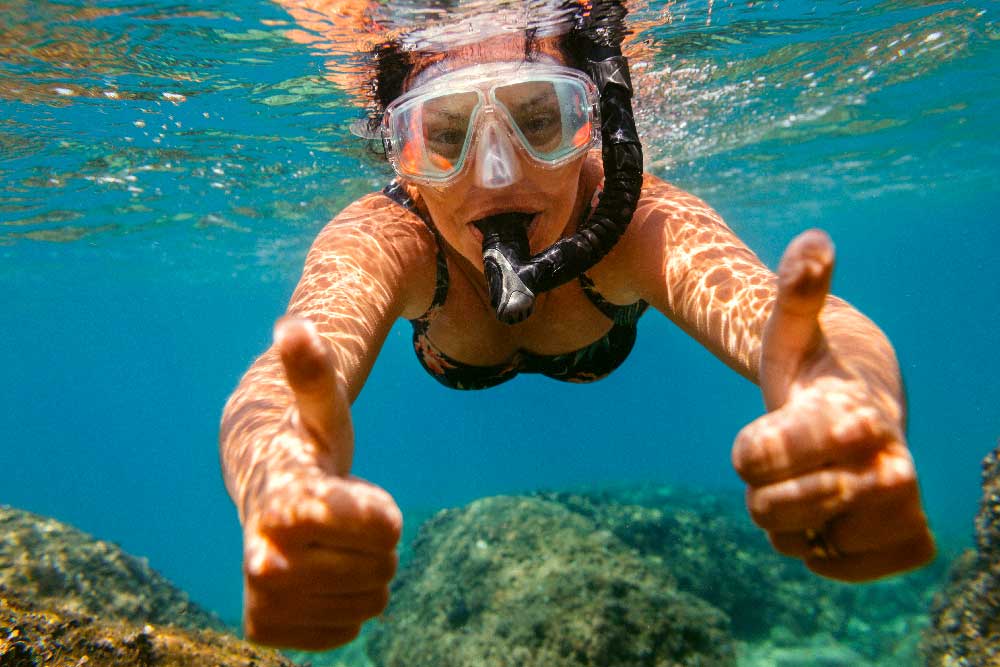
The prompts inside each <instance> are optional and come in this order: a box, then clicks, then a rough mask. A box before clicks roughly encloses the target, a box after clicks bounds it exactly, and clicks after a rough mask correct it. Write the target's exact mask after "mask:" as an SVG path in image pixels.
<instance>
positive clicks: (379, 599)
mask: <svg viewBox="0 0 1000 667" xmlns="http://www.w3.org/2000/svg"><path fill="white" fill-rule="evenodd" d="M368 602H369V607H368V612H369V614H368V616H369V618H370V617H372V616H378V615H379V614H381V613H382V612H383V611H385V610H386V608H387V607H388V606H389V587H388V586H383V587H382V588H380V589H379V590H377V591H375V592H374V593H372V594H371V595H370V596H369V600H368Z"/></svg>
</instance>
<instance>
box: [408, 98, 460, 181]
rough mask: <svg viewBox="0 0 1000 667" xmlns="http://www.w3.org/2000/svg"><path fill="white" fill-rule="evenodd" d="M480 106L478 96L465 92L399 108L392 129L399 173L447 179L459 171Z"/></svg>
mask: <svg viewBox="0 0 1000 667" xmlns="http://www.w3.org/2000/svg"><path fill="white" fill-rule="evenodd" d="M478 106H479V95H478V93H475V92H465V93H450V94H444V95H438V96H436V97H432V98H429V99H422V100H419V101H415V102H414V103H413V104H409V105H406V106H405V107H402V108H400V109H398V110H397V111H396V112H395V113H394V114H393V117H392V120H391V130H392V136H393V137H395V140H394V144H395V146H396V161H397V165H398V168H399V170H400V171H401V172H402V173H404V174H407V175H411V176H423V177H429V178H447V177H448V176H450V175H452V174H454V173H455V172H456V171H458V170H459V169H460V168H461V166H462V162H463V161H464V159H465V152H466V150H467V149H468V145H469V127H470V124H471V122H472V117H473V115H474V114H475V111H476V109H477V108H478Z"/></svg>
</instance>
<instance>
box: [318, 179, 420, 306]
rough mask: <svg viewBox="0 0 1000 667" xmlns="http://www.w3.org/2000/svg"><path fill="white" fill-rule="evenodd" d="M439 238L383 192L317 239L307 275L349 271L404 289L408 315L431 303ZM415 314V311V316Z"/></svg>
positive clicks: (356, 205)
mask: <svg viewBox="0 0 1000 667" xmlns="http://www.w3.org/2000/svg"><path fill="white" fill-rule="evenodd" d="M436 257H437V242H436V241H435V239H434V235H433V234H432V233H431V231H430V230H429V229H428V228H427V225H426V224H425V223H424V222H423V221H422V220H421V219H420V217H419V216H418V215H417V214H416V213H414V212H413V211H411V210H409V209H407V208H405V207H403V206H401V205H399V204H397V203H396V202H394V201H393V200H391V199H389V197H387V196H386V195H385V194H383V193H381V192H373V193H370V194H367V195H365V196H363V197H361V198H359V199H357V200H355V201H354V202H352V203H351V204H349V205H348V206H347V207H345V208H344V209H343V210H342V211H341V212H340V213H338V214H337V215H336V217H334V218H333V219H332V220H331V221H330V222H328V223H327V224H326V225H325V226H324V227H323V229H322V230H321V231H320V233H319V234H318V235H317V237H316V239H315V240H314V241H313V244H312V247H311V248H310V250H309V254H308V256H307V257H306V269H305V272H306V273H321V274H326V275H327V276H328V277H329V278H330V279H335V277H336V276H338V275H342V274H345V273H354V274H356V275H357V276H359V277H363V278H364V279H365V282H367V283H369V284H377V285H382V286H383V287H385V288H387V289H398V290H401V291H402V292H403V294H402V298H403V300H404V312H403V315H404V316H405V317H410V316H411V315H412V314H413V313H416V315H419V314H420V313H421V312H423V310H421V309H422V308H426V306H427V304H429V303H430V299H431V297H432V296H433V292H434V282H435V278H436ZM414 316H415V315H414Z"/></svg>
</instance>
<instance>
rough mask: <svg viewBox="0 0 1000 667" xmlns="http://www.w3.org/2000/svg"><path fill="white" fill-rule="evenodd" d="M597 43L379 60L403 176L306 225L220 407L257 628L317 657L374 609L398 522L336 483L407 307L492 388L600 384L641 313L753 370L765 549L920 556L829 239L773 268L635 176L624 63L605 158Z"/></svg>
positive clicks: (418, 344)
mask: <svg viewBox="0 0 1000 667" xmlns="http://www.w3.org/2000/svg"><path fill="white" fill-rule="evenodd" d="M574 40H576V41H574ZM588 43H590V42H587V40H586V39H583V41H579V38H574V37H573V34H570V35H568V36H567V35H562V36H558V35H556V36H546V37H539V36H538V35H537V34H533V33H531V32H528V33H526V34H525V33H519V34H510V33H506V32H504V33H502V34H498V35H494V36H492V37H486V38H484V39H482V40H481V41H479V42H477V43H475V44H467V45H464V46H458V47H456V48H453V49H451V50H450V51H448V52H447V53H445V54H442V55H439V56H436V57H423V56H422V55H421V54H420V52H419V51H418V50H410V51H401V50H398V49H396V50H394V49H386V50H384V51H383V52H382V53H381V58H380V60H379V62H380V63H381V75H380V77H379V81H378V83H379V86H378V88H377V91H378V94H379V95H380V97H381V101H382V103H383V105H384V106H386V107H387V108H385V109H383V110H382V111H384V118H385V119H386V120H385V121H384V123H383V124H382V126H381V127H382V135H383V137H384V138H385V140H386V147H387V151H388V154H389V157H390V160H391V162H392V164H393V167H394V169H395V170H396V172H397V174H398V176H399V180H398V181H397V182H396V184H395V185H393V186H391V187H389V188H387V189H386V191H384V192H381V193H373V194H371V195H368V196H366V197H363V198H362V199H360V200H358V201H356V202H354V203H353V204H351V205H350V206H348V207H347V208H346V209H345V210H344V211H342V212H341V213H340V214H339V215H338V216H337V217H336V218H335V219H334V220H333V221H331V222H330V223H329V224H328V225H327V226H326V228H325V229H324V230H323V231H322V232H321V233H320V235H319V236H318V238H317V239H316V241H315V243H314V245H313V247H312V249H311V251H310V253H309V255H308V258H307V260H306V267H305V270H304V273H303V276H302V279H301V282H300V283H299V285H298V288H297V289H296V291H295V293H294V295H293V296H292V300H291V303H290V305H289V308H288V314H287V316H286V317H284V318H282V319H281V320H280V321H279V322H278V324H277V326H276V327H275V334H274V344H273V345H272V347H271V348H270V349H269V350H268V351H267V352H266V353H265V354H264V355H263V356H262V357H261V358H260V359H258V360H257V361H256V362H255V364H254V365H253V367H252V368H251V369H250V370H249V372H248V373H247V374H246V376H245V377H244V378H243V380H242V382H241V383H240V385H239V387H238V388H237V390H236V391H235V393H234V394H233V396H232V397H231V399H230V401H229V403H228V404H227V406H226V409H225V413H224V416H223V423H222V434H221V443H222V461H223V468H224V474H225V479H226V483H227V488H228V490H229V492H230V494H231V495H232V497H233V499H234V501H235V502H236V505H237V508H238V510H239V513H240V520H241V522H242V524H243V529H244V545H245V551H244V557H245V560H244V572H245V587H246V594H245V600H244V602H245V609H244V612H245V618H244V620H245V624H246V634H247V636H248V637H249V638H250V639H253V640H255V641H258V642H262V643H267V644H273V645H278V646H291V647H299V648H305V649H322V648H329V647H332V646H336V645H339V644H342V643H346V642H348V641H350V640H351V639H352V638H354V637H355V636H356V634H357V633H358V631H359V629H360V626H361V624H362V623H363V622H364V621H365V620H367V619H368V618H371V617H372V616H374V615H376V614H378V613H380V612H381V611H382V609H384V607H385V605H386V604H387V601H388V583H389V580H390V579H391V578H392V576H393V574H394V571H395V567H396V555H395V545H396V543H397V541H398V539H399V535H400V528H401V515H400V512H399V510H398V508H397V507H396V505H395V503H394V501H393V500H392V498H391V497H390V496H389V494H388V493H386V492H385V491H384V490H382V489H380V488H378V487H376V486H374V485H372V484H370V483H368V482H366V481H364V480H361V479H358V478H355V477H351V476H350V468H351V458H352V453H353V434H352V424H351V418H350V405H351V403H352V401H353V400H354V399H355V397H356V396H357V395H358V393H359V392H360V391H361V387H362V386H363V384H364V382H365V379H366V378H367V375H368V373H369V371H370V370H371V368H372V365H373V364H374V361H375V358H376V355H377V354H378V351H379V348H380V347H381V345H382V343H383V342H384V340H385V338H386V335H387V334H388V332H389V329H390V328H391V326H392V325H393V322H394V321H395V320H396V319H397V318H398V317H405V318H407V319H410V320H411V321H412V322H413V323H414V345H415V349H416V351H417V354H418V357H419V358H420V360H421V362H422V364H423V365H424V367H425V368H426V370H427V371H428V372H430V373H431V374H433V375H434V376H435V377H436V378H437V379H439V380H440V381H442V382H443V383H445V384H447V385H449V386H452V387H456V388H485V387H489V386H492V385H494V384H497V383H500V382H503V381H506V380H509V379H511V378H512V377H514V376H515V375H516V374H517V373H518V372H539V373H545V374H546V375H549V376H551V377H555V378H557V379H563V380H568V381H577V382H586V381H591V380H595V379H598V378H599V377H602V376H604V375H606V374H607V373H609V372H611V371H612V370H613V369H614V368H615V367H616V366H617V365H618V364H619V363H621V361H622V360H623V359H624V357H625V356H626V355H627V354H628V352H629V350H630V349H631V346H632V343H633V341H634V337H635V324H636V320H637V319H638V318H639V316H641V315H642V312H643V311H644V310H645V309H646V307H647V305H648V306H651V307H652V308H654V309H656V310H658V311H660V312H661V313H663V314H664V315H666V316H667V317H669V318H670V319H671V320H673V321H674V322H675V323H677V324H678V325H679V326H680V327H682V328H683V329H684V330H685V331H687V332H689V333H690V334H691V335H692V336H694V337H695V338H696V339H697V340H698V341H700V342H701V343H702V344H703V345H704V346H706V347H707V348H708V349H710V350H711V351H712V352H713V353H714V354H716V355H717V356H718V357H719V358H720V359H722V360H723V361H725V362H726V363H727V364H728V365H730V366H731V367H732V368H733V369H734V370H736V371H737V372H739V373H741V374H742V375H744V376H746V377H747V378H749V379H751V380H753V381H755V382H757V383H759V384H760V386H761V390H762V392H763V395H764V400H765V405H766V407H767V410H768V413H767V414H765V415H764V416H762V417H761V418H759V419H757V420H756V421H754V422H753V423H751V424H749V425H748V426H747V427H745V428H744V429H743V430H742V431H741V432H740V434H739V435H738V436H737V438H736V442H735V446H734V448H733V463H734V465H735V466H736V470H737V472H738V473H739V474H740V476H741V477H742V478H743V480H744V481H745V482H746V484H747V506H748V508H749V511H750V513H751V516H752V518H753V519H754V521H755V522H756V523H757V524H758V525H760V526H761V527H762V528H763V529H764V530H765V531H767V533H768V535H769V537H770V539H771V542H772V544H773V545H774V548H775V549H776V550H778V551H779V552H781V553H783V554H786V555H788V556H791V557H794V558H800V559H802V560H803V561H804V562H805V564H806V565H807V566H808V567H809V568H810V569H812V570H813V571H815V572H817V573H819V574H821V575H823V576H827V577H831V578H834V579H840V580H843V581H866V580H871V579H875V578H878V577H882V576H886V575H889V574H892V573H896V572H901V571H904V570H907V569H911V568H914V567H917V566H920V565H922V564H924V563H926V562H928V561H929V560H930V559H931V558H932V557H933V554H934V543H933V539H932V537H931V535H930V532H929V530H928V527H927V522H926V519H925V516H924V513H923V510H922V508H921V503H920V498H919V491H918V486H917V480H916V475H915V471H914V467H913V463H912V459H911V457H910V455H909V452H908V450H907V448H906V443H905V440H904V425H905V424H904V421H905V405H904V396H903V391H902V386H901V382H900V378H899V370H898V367H897V363H896V360H895V356H894V353H893V350H892V347H891V345H890V344H889V342H888V341H887V340H886V338H885V336H884V335H883V334H882V333H881V332H880V331H879V330H878V328H876V327H875V326H874V325H873V324H872V323H871V322H870V321H869V320H867V319H866V318H864V316H862V315H861V314H860V313H858V312H857V311H855V310H854V309H852V308H851V307H850V306H849V305H847V304H846V303H844V302H843V301H840V300H838V299H836V298H834V297H831V296H829V295H828V289H829V285H830V278H831V274H832V270H833V248H832V245H831V243H830V241H829V239H828V238H827V237H826V235H825V234H823V233H822V232H819V231H816V230H813V231H809V232H806V233H804V234H802V235H801V236H799V237H798V238H796V239H795V240H793V241H792V243H791V244H790V245H789V247H788V249H787V250H786V252H785V254H784V257H783V259H782V261H781V264H780V267H779V271H778V275H777V276H775V275H774V274H772V273H771V272H770V271H769V270H768V269H767V268H766V267H765V266H764V265H763V264H762V263H761V262H760V261H759V260H758V259H757V258H756V257H755V256H754V254H753V253H752V252H751V251H750V250H749V249H747V248H746V247H745V246H744V245H743V244H742V243H741V242H740V240H739V239H738V238H736V236H735V235H734V234H733V233H732V231H731V230H730V229H729V228H728V227H727V226H726V225H725V224H724V223H723V221H722V220H721V219H720V218H719V216H718V215H717V214H716V213H715V212H714V211H712V210H711V209H710V208H709V207H708V206H706V205H705V204H704V203H703V202H701V201H699V200H698V199H697V198H696V197H694V196H692V195H690V194H688V193H685V192H683V191H681V190H678V189H677V188H675V187H673V186H671V185H669V184H667V183H664V182H663V181H660V180H658V179H656V178H654V177H652V176H649V175H645V176H642V175H641V174H640V178H638V179H632V180H634V183H633V184H630V183H631V181H630V178H631V177H630V176H629V174H630V173H632V172H630V171H629V169H633V170H634V168H635V157H636V152H635V150H636V149H637V145H636V146H635V147H633V146H632V143H633V142H632V141H631V137H630V135H629V131H628V126H629V124H630V122H631V120H630V110H628V109H625V108H623V107H621V106H619V107H617V108H616V107H615V106H614V104H612V105H611V106H607V105H606V104H605V102H606V101H607V99H605V98H606V97H614V96H615V95H617V96H618V98H617V99H618V100H619V103H621V99H622V95H625V94H626V93H628V92H629V85H628V81H627V71H625V72H622V71H621V69H617V70H616V69H615V67H614V66H612V67H611V68H610V69H608V68H605V69H604V70H603V72H602V71H599V70H600V68H599V67H597V66H595V68H594V69H592V70H591V78H592V79H596V80H599V81H598V83H599V85H600V87H601V89H602V90H601V92H600V98H599V99H600V100H601V111H602V115H604V116H605V121H604V125H603V126H602V130H603V135H604V148H605V159H604V161H603V162H602V160H601V159H600V158H599V156H597V155H596V154H595V153H594V152H592V151H590V150H589V149H591V148H592V147H593V145H594V141H595V135H596V132H595V131H594V130H593V127H592V125H591V124H596V123H597V117H598V115H597V114H596V113H595V112H594V110H593V108H592V106H588V105H589V104H590V102H593V101H594V99H595V94H596V93H595V87H596V86H595V84H594V83H592V82H591V81H588V78H587V77H586V76H581V74H580V70H579V69H578V68H579V64H580V62H581V60H587V59H589V60H595V59H594V58H591V57H589V56H590V55H592V54H584V55H587V56H588V58H583V57H582V56H581V53H580V48H582V47H580V44H584V45H586V44H588ZM606 47H607V45H603V46H601V48H606ZM594 48H597V47H594ZM598 50H599V49H598ZM612 50H613V48H612ZM605 55H606V54H605ZM610 60H613V61H614V58H613V57H611V58H610ZM601 62H603V61H601ZM614 62H618V63H620V61H614ZM570 65H574V66H576V67H571V66H570ZM609 82H610V85H608V84H609ZM607 90H616V91H617V92H615V93H610V94H608V95H605V93H607ZM623 91H624V92H623ZM588 100H589V102H588ZM622 115H624V116H627V118H624V120H623V119H622V117H621V116H622ZM609 116H616V117H617V121H615V122H618V123H619V125H618V126H617V127H618V129H619V130H620V131H618V132H614V131H612V132H609V131H608V130H609V127H612V128H613V127H615V126H614V123H613V122H612V121H610V120H608V117H609ZM622 128H624V129H622ZM633 134H634V130H633ZM616 142H619V143H621V145H620V146H619V145H618V143H616ZM612 144H613V145H614V146H613V147H611V148H609V146H611V145H612ZM609 156H610V157H609ZM616 160H617V161H616ZM639 164H641V161H640V162H639ZM630 165H631V166H630ZM633 175H634V174H633ZM605 183H606V184H605ZM633 186H634V187H633ZM598 193H603V197H604V198H603V199H602V198H601V197H596V198H595V195H597V194H598ZM595 201H596V202H599V203H597V204H596V210H594V211H593V212H592V209H594V208H595ZM608 202H610V203H608ZM616 207H617V208H616ZM612 209H613V210H612ZM602 216H603V217H602ZM595 221H596V222H595ZM581 258H582V259H581ZM546 262H547V263H546ZM541 265H545V266H546V267H548V268H547V269H546V270H547V271H548V272H547V273H545V272H544V271H541V269H539V271H540V272H541V273H539V271H535V269H537V268H538V267H539V266H541ZM567 267H570V268H567ZM533 271H535V272H534V273H533Z"/></svg>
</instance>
